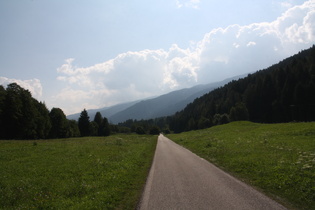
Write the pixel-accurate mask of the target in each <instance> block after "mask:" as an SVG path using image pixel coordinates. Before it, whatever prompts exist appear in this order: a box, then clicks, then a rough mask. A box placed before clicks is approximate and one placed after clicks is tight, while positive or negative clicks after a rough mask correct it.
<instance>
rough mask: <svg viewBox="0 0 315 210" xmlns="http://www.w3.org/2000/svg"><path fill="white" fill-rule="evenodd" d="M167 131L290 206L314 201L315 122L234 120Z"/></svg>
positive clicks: (308, 206) (309, 204)
mask: <svg viewBox="0 0 315 210" xmlns="http://www.w3.org/2000/svg"><path fill="white" fill-rule="evenodd" d="M168 137H169V138H170V139H172V140H173V141H175V142H177V143H179V144H181V145H183V146H185V147H186V148H188V149H190V150H191V151H193V152H194V153H196V154H198V155H199V156H201V157H203V158H205V159H207V160H209V161H210V162H213V163H215V164H216V165H218V166H220V167H221V168H223V169H224V170H226V171H228V172H230V173H232V174H234V175H236V176H237V177H239V178H241V179H243V180H245V181H246V182H248V183H250V184H251V185H253V186H257V187H258V188H260V189H261V190H262V191H264V192H266V193H267V194H269V195H271V196H273V197H275V198H277V199H278V200H280V201H282V202H284V203H286V205H289V207H292V206H293V207H296V208H299V209H312V208H314V206H315V123H286V124H256V123H250V122H234V123H230V124H226V125H221V126H216V127H212V128H209V129H205V130H197V131H191V132H185V133H181V134H172V135H168ZM291 205H292V206H291Z"/></svg>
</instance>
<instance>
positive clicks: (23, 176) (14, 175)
mask: <svg viewBox="0 0 315 210" xmlns="http://www.w3.org/2000/svg"><path fill="white" fill-rule="evenodd" d="M156 139H157V136H139V135H114V136H110V137H106V138H105V137H87V138H76V139H74V138H72V139H54V140H40V141H33V140H32V141H0V209H30V208H42V209H47V208H52V209H134V208H135V206H136V204H137V201H138V200H139V197H140V196H141V192H142V187H143V186H144V183H145V180H146V177H147V173H148V170H149V167H150V165H151V161H152V158H153V155H154V151H155V146H156Z"/></svg>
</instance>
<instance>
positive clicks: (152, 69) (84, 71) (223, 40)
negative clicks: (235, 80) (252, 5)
mask: <svg viewBox="0 0 315 210" xmlns="http://www.w3.org/2000/svg"><path fill="white" fill-rule="evenodd" d="M177 2H178V7H181V6H185V4H186V3H187V6H188V5H189V4H191V5H195V6H198V3H199V1H193V0H191V1H185V2H186V3H185V2H181V1H177ZM314 43H315V1H314V0H311V1H307V2H305V3H304V4H302V5H299V6H294V7H292V8H290V9H288V10H287V11H286V12H285V13H283V14H282V15H281V16H280V17H278V18H277V19H276V20H275V21H273V22H262V23H253V24H250V25H244V26H240V25H231V26H228V27H226V28H217V29H214V30H212V31H210V32H209V33H207V34H205V35H204V37H203V39H202V40H200V41H198V42H194V44H192V45H191V47H190V48H188V49H182V48H180V47H179V46H177V45H176V44H173V45H172V46H171V47H170V48H169V49H167V50H165V49H158V50H149V49H147V50H142V51H137V52H126V53H122V54H119V55H118V56H116V57H115V58H113V59H111V60H108V61H105V62H103V63H99V64H95V65H93V66H88V67H77V66H75V65H74V63H75V59H74V58H69V59H66V60H65V63H64V64H63V65H61V66H60V67H59V68H58V69H57V72H58V74H59V75H60V76H58V78H57V79H58V80H60V81H63V82H65V83H66V84H67V85H68V87H67V88H66V89H64V90H63V91H62V92H60V93H59V94H58V95H56V96H54V99H55V100H58V101H60V102H64V104H68V107H65V111H66V113H67V114H70V113H73V112H78V111H80V110H82V109H83V108H84V107H82V105H84V106H85V108H98V107H102V106H109V105H113V104H116V103H121V102H127V101H131V100H136V99H141V98H145V97H150V96H154V95H159V94H162V93H166V92H169V91H171V90H175V89H179V88H185V87H190V86H193V85H196V84H200V83H210V82H215V81H220V80H223V79H225V78H227V77H232V76H236V75H240V74H244V73H249V72H253V71H256V70H260V69H263V68H266V67H268V66H270V65H272V64H274V63H277V62H279V61H280V60H282V59H284V58H286V57H288V56H291V55H293V54H295V53H297V52H298V51H300V50H301V49H306V48H309V47H310V46H312V45H313V44H314ZM70 107H71V109H70Z"/></svg>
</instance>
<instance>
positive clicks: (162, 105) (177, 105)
mask: <svg viewBox="0 0 315 210" xmlns="http://www.w3.org/2000/svg"><path fill="white" fill-rule="evenodd" d="M240 77H243V76H237V77H233V78H229V79H226V80H223V81H221V82H216V83H210V84H206V85H197V86H194V87H192V88H185V89H181V90H177V91H173V92H170V93H168V94H164V95H161V96H159V97H156V98H153V99H148V100H143V101H140V102H138V103H136V104H134V105H133V106H130V107H128V108H127V109H125V110H123V111H121V112H118V113H116V114H115V115H113V116H111V117H110V121H111V122H112V123H119V122H123V121H126V120H128V119H134V120H141V119H144V120H145V119H152V118H157V117H163V116H169V115H173V114H175V113H176V112H178V111H180V110H182V109H183V108H184V107H185V106H186V105H187V104H189V103H191V102H193V100H195V99H196V98H198V97H200V96H202V95H204V94H206V93H208V92H209V91H211V90H213V89H215V88H217V87H220V86H222V85H224V84H226V83H228V82H229V81H232V80H234V79H238V78H240Z"/></svg>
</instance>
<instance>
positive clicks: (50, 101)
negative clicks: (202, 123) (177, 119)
mask: <svg viewBox="0 0 315 210" xmlns="http://www.w3.org/2000/svg"><path fill="white" fill-rule="evenodd" d="M0 30H1V33H0V84H3V85H6V84H8V83H10V82H17V83H18V84H20V85H21V86H23V87H24V88H28V89H29V90H30V91H31V92H32V94H33V96H34V97H35V98H37V99H38V100H41V101H45V102H46V105H47V106H48V108H52V107H60V108H61V109H63V110H64V112H65V113H66V114H71V113H77V112H80V111H82V110H83V108H87V109H90V108H100V107H104V106H111V105H114V104H117V103H122V102H127V101H132V100H137V99H142V98H146V97H151V96H157V95H160V94H163V93H167V92H169V91H172V90H176V89H180V88H185V87H191V86H194V85H197V84H204V83H210V82H215V81H220V80H223V79H225V78H227V77H232V76H235V75H239V74H244V73H249V72H253V71H256V70H259V69H263V68H266V67H268V66H270V65H272V64H274V63H277V62H278V61H280V60H281V59H283V58H285V57H287V56H291V55H293V54H295V53H297V52H298V51H300V50H301V49H306V48H309V47H310V46H312V45H313V44H314V43H315V1H314V0H309V1H301V0H242V1H235V0H220V1H217V0H207V1H206V0H131V1H121V0H117V1H112V0H94V1H81V0H80V1H79V0H67V1H64V0H45V1H44V0H1V1H0Z"/></svg>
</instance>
